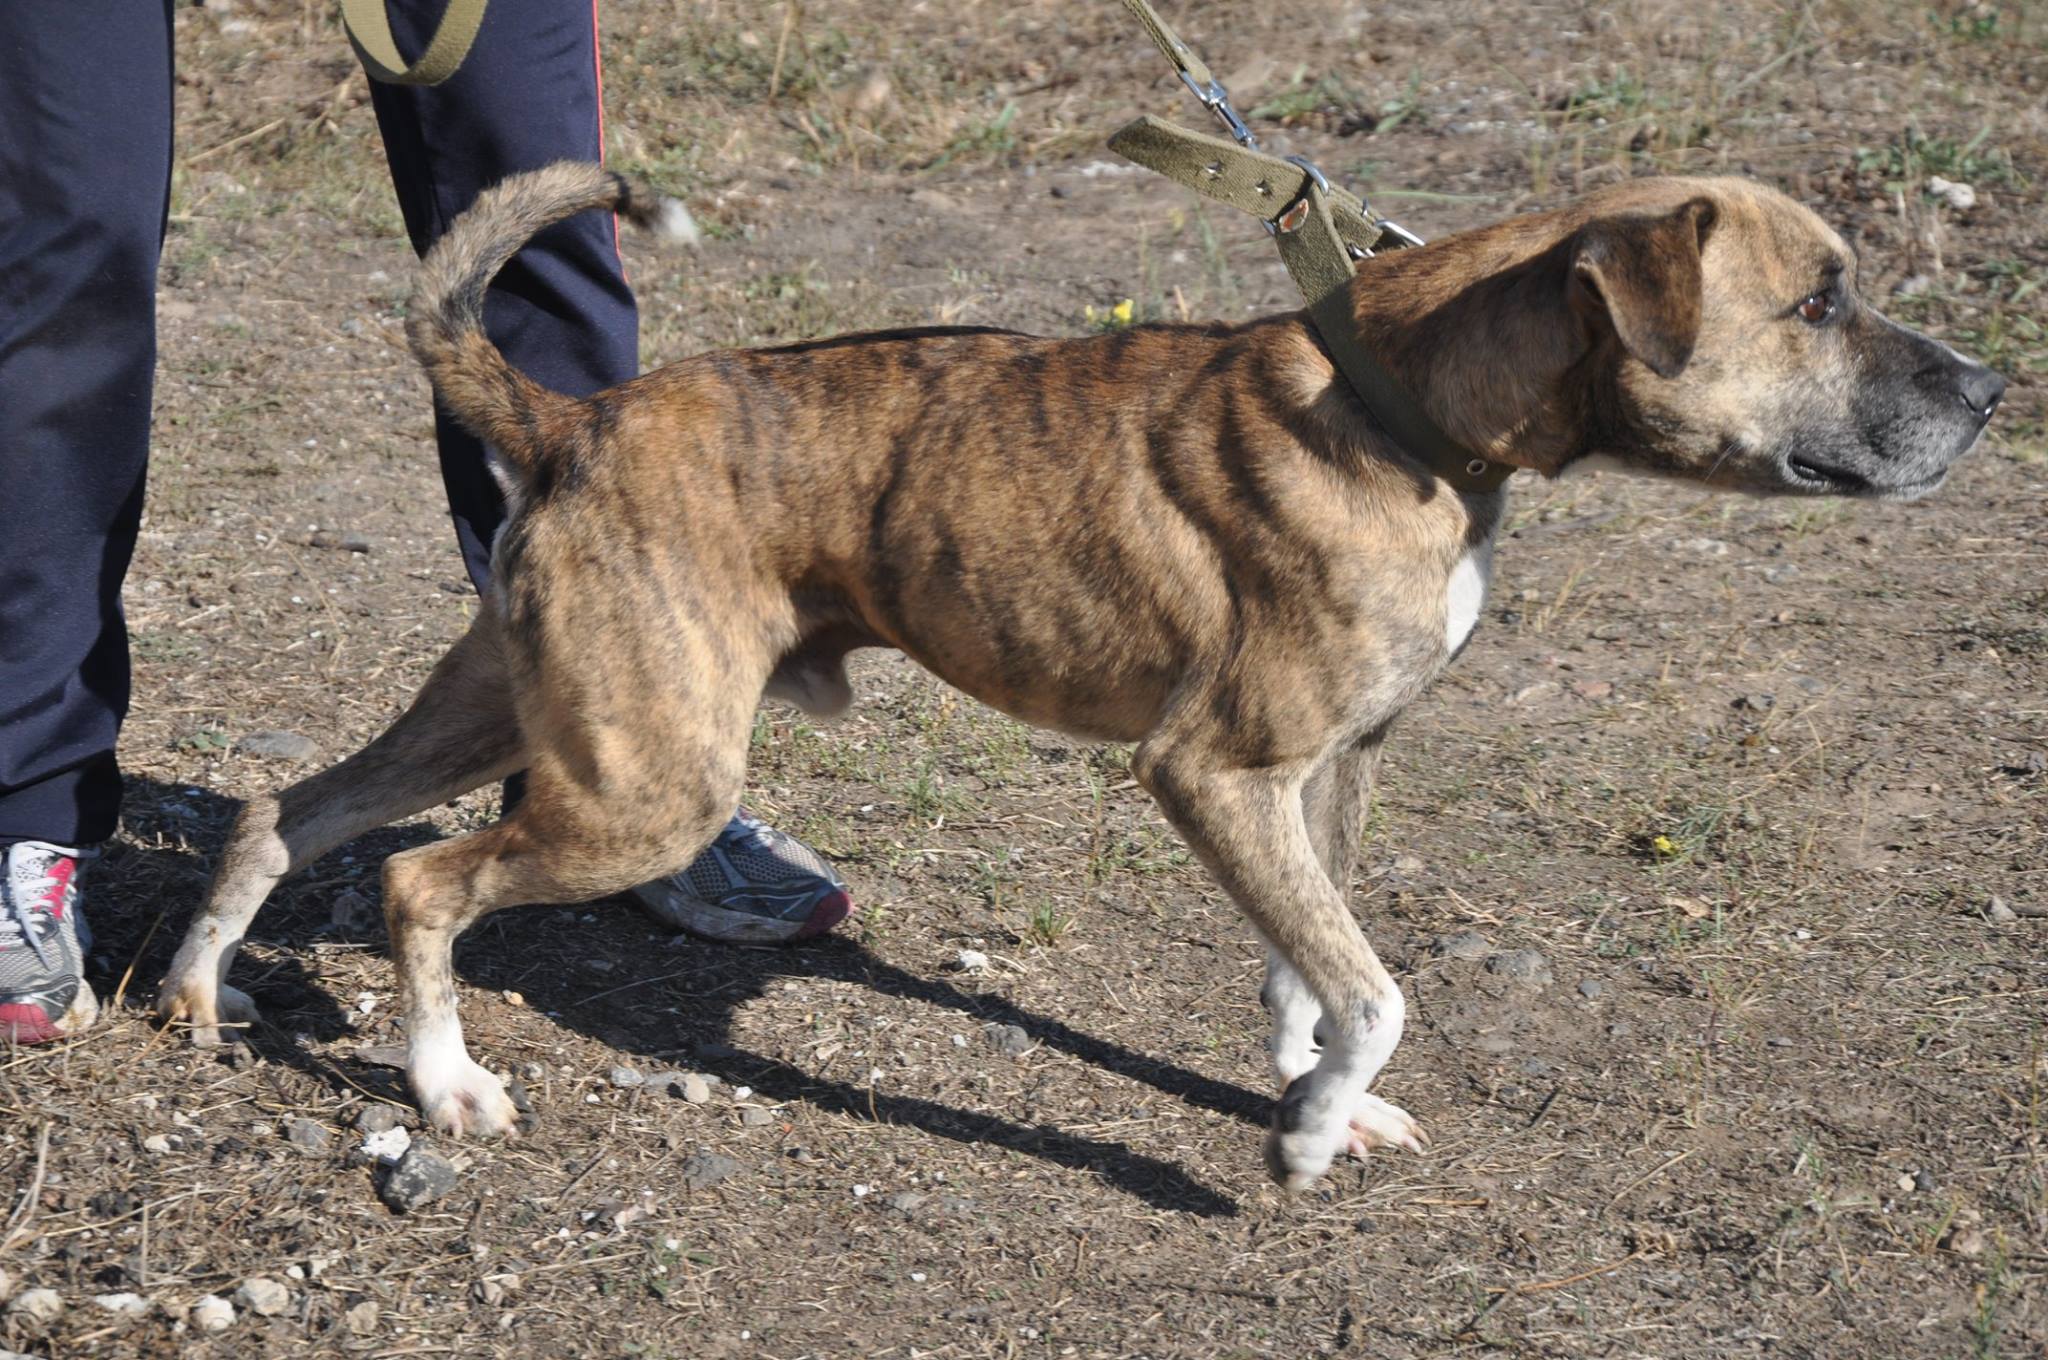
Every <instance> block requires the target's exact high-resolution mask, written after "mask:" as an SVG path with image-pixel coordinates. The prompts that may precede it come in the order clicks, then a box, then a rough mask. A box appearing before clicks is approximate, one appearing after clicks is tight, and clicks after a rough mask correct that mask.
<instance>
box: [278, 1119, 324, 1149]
mask: <svg viewBox="0 0 2048 1360" xmlns="http://www.w3.org/2000/svg"><path fill="white" fill-rule="evenodd" d="M284 1137H285V1141H286V1142H288V1143H290V1144H291V1145H292V1146H293V1147H295V1148H303V1149H304V1150H306V1151H307V1152H325V1151H327V1148H328V1145H329V1144H330V1143H332V1142H333V1141H334V1137H333V1135H332V1134H330V1133H328V1132H327V1130H326V1129H325V1128H323V1127H321V1125H320V1123H319V1122H318V1121H317V1120H312V1119H294V1120H292V1121H291V1122H290V1123H289V1124H286V1125H285V1126H284Z"/></svg>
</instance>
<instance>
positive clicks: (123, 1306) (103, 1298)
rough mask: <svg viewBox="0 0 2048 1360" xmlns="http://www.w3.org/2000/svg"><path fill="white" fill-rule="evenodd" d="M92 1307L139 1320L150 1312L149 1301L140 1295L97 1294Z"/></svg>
mask: <svg viewBox="0 0 2048 1360" xmlns="http://www.w3.org/2000/svg"><path fill="white" fill-rule="evenodd" d="M92 1306H93V1307H95V1308H98V1309H102V1310H104V1311H106V1312H109V1313H112V1314H113V1315H114V1316H116V1317H124V1318H139V1317H141V1316H143V1315H144V1314H146V1313H148V1312H149V1300H148V1299H145V1298H144V1297H142V1295H140V1294H95V1295H93V1296H92Z"/></svg>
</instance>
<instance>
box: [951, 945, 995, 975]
mask: <svg viewBox="0 0 2048 1360" xmlns="http://www.w3.org/2000/svg"><path fill="white" fill-rule="evenodd" d="M953 966H954V967H955V968H957V969H959V970H960V971H961V972H963V973H986V972H987V971H988V955H986V954H984V953H982V952H981V951H980V950H979V949H963V950H961V951H960V953H959V955H958V957H956V958H955V959H954V960H953Z"/></svg>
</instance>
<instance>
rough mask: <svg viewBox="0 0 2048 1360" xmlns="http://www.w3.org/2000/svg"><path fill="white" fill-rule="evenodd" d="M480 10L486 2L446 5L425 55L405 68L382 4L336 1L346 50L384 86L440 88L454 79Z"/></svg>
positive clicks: (458, 0) (461, 0)
mask: <svg viewBox="0 0 2048 1360" xmlns="http://www.w3.org/2000/svg"><path fill="white" fill-rule="evenodd" d="M484 4H485V0H448V8H447V9H446V10H444V11H442V14H441V26H440V27H439V28H437V29H435V30H434V36H433V39H432V40H431V41H430V42H428V43H427V50H426V51H424V52H422V53H420V59H419V60H418V61H416V62H414V63H413V64H412V65H410V66H408V65H406V64H405V57H404V56H403V55H401V54H400V53H399V50H398V43H397V41H396V40H395V39H394V38H393V37H392V36H391V19H390V17H389V16H388V15H386V14H385V12H384V0H341V26H342V27H343V28H345V29H347V30H348V40H349V45H350V46H352V47H354V48H355V49H356V56H358V57H360V58H361V59H362V63H363V69H364V70H365V71H367V72H369V73H370V78H371V79H372V80H381V81H383V82H384V83H385V84H386V85H439V84H440V83H441V82H442V81H444V80H446V79H448V77H450V76H452V75H454V74H455V69H456V68H457V67H459V66H461V65H462V59H463V58H464V57H466V56H468V55H469V45H470V44H471V43H472V42H474V41H476V30H477V26H478V25H479V24H481V23H483V21H484Z"/></svg>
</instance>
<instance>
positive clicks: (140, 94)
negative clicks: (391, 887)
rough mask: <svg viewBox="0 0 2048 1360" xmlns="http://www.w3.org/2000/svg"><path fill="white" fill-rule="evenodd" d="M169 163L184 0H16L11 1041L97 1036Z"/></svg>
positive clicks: (7, 78)
mask: <svg viewBox="0 0 2048 1360" xmlns="http://www.w3.org/2000/svg"><path fill="white" fill-rule="evenodd" d="M170 155H171V15H170V6H169V4H168V3H167V0H109V3H107V4H104V5H25V4H4V5H0V485H4V487H5V490H4V492H0V1037H6V1035H8V1034H10V1033H11V1034H12V1035H13V1036H14V1037H16V1038H17V1039H19V1040H21V1041H23V1042H32V1041H36V1040H40V1039H46V1038H50V1037H53V1036H54V1034H56V1033H58V1032H62V1031H63V1030H65V1029H67V1028H72V1027H75V1026H76V1025H78V1024H81V1023H85V1022H89V1020H90V1007H91V999H92V994H91V992H90V990H88V989H87V988H86V987H85V986H84V983H83V981H82V979H81V977H80V976H79V971H80V967H81V963H80V960H79V958H78V953H79V950H78V946H77V941H76V914H77V913H76V910H75V907H76V877H75V874H76V865H77V858H78V857H77V854H76V853H75V852H76V850H77V849H78V848H79V847H82V846H86V845H89V844H91V843H93V842H96V841H101V840H105V839H106V838H107V837H108V836H110V835H112V834H113V831H114V825H115V821H116V819H117V817H118V815H119V812H120V804H121V776H120V771H119V769H118V768H117V766H116V765H115V763H114V742H115V738H116V736H117V735H118V733H119V730H120V726H121V720H122V718H123V716H125V714H126V712H127V708H128V637H127V629H126V626H125V623H124V621H123V619H122V614H121V579H122V577H123V576H124V575H125V574H126V572H127V570H128V560H129V557H130V556H131V554H132V553H133V551H134V548H135V536H136V530H137V528H138V525H139V523H140V518H141V512H142V484H143V469H144V464H145V462H146V460H147V457H148V450H149V413H150V382H151V377H152V374H153V371H154V369H155V365H156V264H157V254H158V252H159V250H160V249H161V248H162V244H163V228H164V215H165V212H166V209H167V206H168V199H169V187H170Z"/></svg>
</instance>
